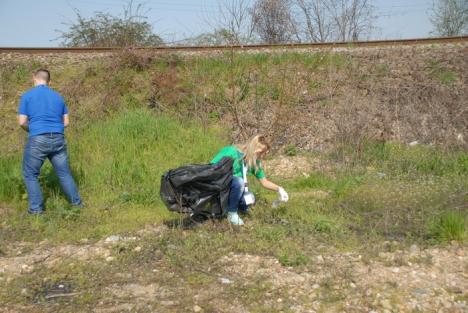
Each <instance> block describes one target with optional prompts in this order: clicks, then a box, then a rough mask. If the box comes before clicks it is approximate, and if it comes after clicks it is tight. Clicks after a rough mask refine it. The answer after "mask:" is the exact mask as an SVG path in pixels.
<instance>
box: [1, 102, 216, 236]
mask: <svg viewBox="0 0 468 313" xmlns="http://www.w3.org/2000/svg"><path fill="white" fill-rule="evenodd" d="M222 137H223V133H222V131H221V130H220V129H218V128H216V127H209V128H207V127H203V126H202V125H200V124H197V123H196V122H191V121H185V120H176V119H173V118H172V119H171V118H169V117H164V116H156V115H154V114H153V113H152V112H151V111H147V110H140V109H137V110H133V111H123V112H121V113H118V114H115V116H113V117H111V118H109V119H108V120H106V121H103V122H102V123H98V124H96V125H94V126H93V127H90V128H88V129H86V130H84V131H82V132H80V133H78V132H74V131H73V130H71V133H70V134H69V136H68V149H69V157H70V163H71V167H72V171H73V173H74V177H75V179H76V180H77V183H78V185H79V190H80V193H81V194H82V197H83V199H84V202H85V205H86V208H85V209H84V210H83V211H82V212H81V213H80V212H77V211H76V210H73V208H70V207H69V206H68V205H67V202H66V201H65V199H64V196H63V194H62V193H61V191H60V187H59V183H58V180H57V178H56V176H55V174H54V173H53V170H52V168H51V166H50V164H48V162H47V163H46V164H45V166H44V168H43V170H42V173H41V176H40V182H41V185H42V188H43V193H44V197H45V201H46V209H47V214H46V215H45V216H44V217H38V218H29V217H25V216H23V213H24V212H25V211H26V208H27V202H26V200H25V199H26V193H25V189H24V184H23V181H22V177H21V163H20V162H21V158H20V156H19V155H16V156H9V157H2V158H0V169H1V175H0V186H1V187H0V200H1V202H3V203H6V204H8V206H9V207H11V209H10V210H9V211H8V212H7V213H6V216H7V218H8V219H9V221H10V227H12V228H16V229H17V231H14V232H6V233H5V237H4V238H5V239H7V238H9V239H10V240H13V239H14V240H24V239H27V240H41V239H43V238H50V239H53V240H54V241H69V240H79V239H80V238H89V237H91V238H100V237H101V236H103V235H105V234H109V233H114V232H122V231H129V230H132V229H137V228H139V227H141V226H142V225H144V224H145V223H154V222H158V221H159V222H160V221H162V220H163V219H165V218H168V217H170V216H172V215H171V214H170V213H169V212H168V211H167V209H166V208H165V207H164V205H163V204H162V202H161V201H160V198H159V185H160V178H161V175H162V174H163V173H164V172H165V171H167V170H169V169H171V168H175V167H178V166H180V165H182V164H187V163H206V162H208V161H209V160H210V159H211V157H212V156H213V155H214V154H215V153H216V152H217V149H219V148H220V147H221V146H222V145H223V143H224V142H223V140H222Z"/></svg>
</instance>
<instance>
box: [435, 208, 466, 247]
mask: <svg viewBox="0 0 468 313" xmlns="http://www.w3.org/2000/svg"><path fill="white" fill-rule="evenodd" d="M467 225H468V216H467V214H466V212H465V213H464V212H457V211H448V212H443V213H442V214H441V215H440V216H437V217H435V218H434V220H433V221H431V222H430V224H429V229H430V234H429V235H430V237H431V238H433V239H435V240H438V241H452V240H457V241H464V240H465V239H466V237H467V234H468V226H467Z"/></svg>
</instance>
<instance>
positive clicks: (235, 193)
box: [211, 135, 289, 225]
mask: <svg viewBox="0 0 468 313" xmlns="http://www.w3.org/2000/svg"><path fill="white" fill-rule="evenodd" d="M269 149H270V145H269V144H268V143H267V141H266V139H265V137H264V136H262V135H256V136H254V137H253V138H252V139H251V140H249V141H248V142H247V143H245V144H241V145H233V146H227V147H224V148H222V149H221V151H219V152H218V154H217V155H216V156H215V157H214V158H213V160H211V163H212V164H213V163H217V162H219V161H220V160H221V159H222V158H223V157H230V158H232V159H233V160H234V163H233V178H232V183H231V189H230V192H229V204H228V209H227V211H228V214H227V218H228V220H229V221H230V222H231V223H232V224H233V225H243V224H244V221H242V219H241V218H240V217H239V214H238V212H239V211H241V212H246V211H247V209H248V206H247V205H246V203H245V201H243V195H244V190H245V188H244V187H245V182H244V178H243V176H244V175H243V166H244V164H245V166H246V168H247V172H248V174H252V175H254V176H255V177H256V178H257V179H258V180H259V181H260V183H261V184H262V186H263V187H264V188H266V189H269V190H273V191H277V192H278V193H279V195H280V200H281V201H284V202H286V201H288V199H289V197H288V194H287V193H286V191H285V190H284V189H283V188H282V187H280V186H278V185H276V184H274V183H273V182H271V181H269V180H268V179H267V178H266V176H265V171H264V169H263V168H262V162H261V160H262V159H263V158H264V156H265V155H266V153H267V152H268V150H269Z"/></svg>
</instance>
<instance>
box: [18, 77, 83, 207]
mask: <svg viewBox="0 0 468 313" xmlns="http://www.w3.org/2000/svg"><path fill="white" fill-rule="evenodd" d="M33 82H34V86H35V87H34V88H32V89H30V90H28V91H27V92H26V93H24V94H23V95H22V96H21V101H20V105H19V110H18V123H19V124H20V126H21V127H22V128H23V129H24V130H25V131H27V132H28V133H29V138H28V141H27V143H26V146H25V148H24V155H23V177H24V181H25V183H26V189H27V190H28V198H29V210H28V212H29V213H30V214H41V213H43V211H44V201H43V198H42V192H41V187H40V186H39V181H38V176H39V173H40V170H41V167H42V164H43V163H44V160H45V159H46V158H48V159H49V161H50V163H52V166H53V167H54V170H55V172H56V174H57V176H58V178H59V180H60V185H61V186H62V189H63V191H64V192H65V194H66V195H67V197H68V199H69V200H70V203H71V204H72V205H75V206H78V207H82V203H81V198H80V195H79V193H78V188H77V187H76V184H75V181H74V180H73V177H72V175H71V171H70V167H69V165H68V155H67V143H66V141H65V138H64V129H65V127H67V126H68V124H69V117H68V109H67V106H66V105H65V101H64V99H63V97H62V96H61V95H60V94H59V93H57V92H56V91H54V90H52V89H51V88H49V87H48V84H49V82H50V73H49V71H48V70H45V69H39V70H37V71H36V72H35V73H34V75H33Z"/></svg>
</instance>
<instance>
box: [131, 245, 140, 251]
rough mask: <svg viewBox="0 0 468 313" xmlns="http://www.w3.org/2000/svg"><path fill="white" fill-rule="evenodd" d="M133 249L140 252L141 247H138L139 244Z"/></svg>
mask: <svg viewBox="0 0 468 313" xmlns="http://www.w3.org/2000/svg"><path fill="white" fill-rule="evenodd" d="M133 251H135V252H140V251H141V247H140V246H138V247H135V248H134V249H133Z"/></svg>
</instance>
